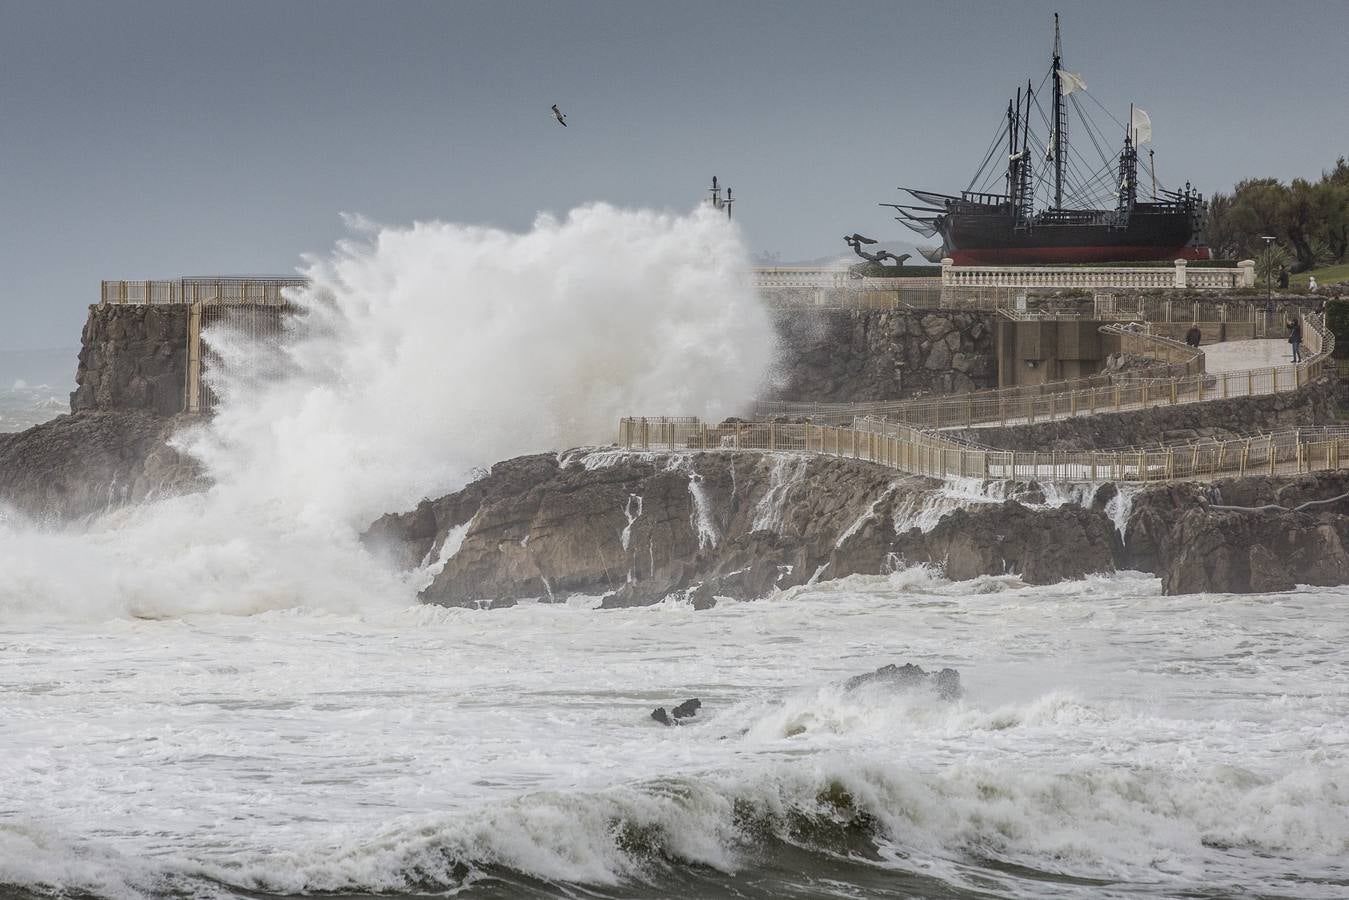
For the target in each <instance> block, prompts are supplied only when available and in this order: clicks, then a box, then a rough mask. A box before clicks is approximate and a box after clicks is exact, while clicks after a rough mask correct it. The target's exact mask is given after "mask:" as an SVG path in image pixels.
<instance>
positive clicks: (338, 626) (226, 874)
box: [0, 570, 1349, 897]
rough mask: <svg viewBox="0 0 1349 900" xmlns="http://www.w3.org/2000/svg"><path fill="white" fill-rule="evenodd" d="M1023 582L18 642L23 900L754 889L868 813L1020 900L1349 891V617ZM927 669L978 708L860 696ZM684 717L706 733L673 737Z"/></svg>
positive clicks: (190, 626) (13, 677)
mask: <svg viewBox="0 0 1349 900" xmlns="http://www.w3.org/2000/svg"><path fill="white" fill-rule="evenodd" d="M1000 584H1001V585H1002V588H1001V589H1000V590H999V591H997V592H995V593H987V594H980V593H976V592H974V591H972V590H971V585H969V584H964V585H957V584H951V583H950V582H947V581H946V580H944V579H942V578H940V577H939V576H936V575H933V574H931V573H922V572H917V571H915V570H910V571H906V572H903V573H897V574H896V575H895V576H892V577H890V578H881V577H874V576H873V577H856V576H854V577H852V578H849V579H842V580H839V581H835V582H830V583H827V584H821V585H819V586H817V587H816V588H813V589H810V590H803V589H800V588H797V589H794V590H792V591H788V592H784V593H782V594H779V595H777V596H776V597H775V598H774V599H773V600H770V601H766V602H762V603H757V604H724V605H721V606H718V607H717V608H716V609H713V610H709V611H705V612H694V611H693V610H691V609H690V608H689V607H688V606H687V605H685V604H673V603H672V604H662V605H661V606H659V607H654V608H650V609H638V610H617V611H607V612H600V611H597V610H592V609H586V608H583V607H582V606H581V605H579V604H576V605H563V606H550V605H545V604H531V605H525V606H522V607H519V608H516V609H513V610H504V611H498V612H496V613H493V614H491V615H484V614H482V613H478V612H475V611H470V610H460V609H440V608H431V607H410V608H407V609H403V610H390V611H386V612H379V613H377V614H376V613H370V612H368V611H367V612H364V613H360V614H353V615H344V616H337V615H332V614H318V613H314V612H305V611H299V610H294V611H281V612H271V613H264V614H262V615H259V616H255V617H252V618H248V619H240V618H234V617H221V616H216V617H198V618H196V619H193V620H191V621H182V620H179V621H174V620H168V621H158V622H144V621H141V622H136V621H128V622H116V623H110V624H105V625H101V626H98V627H90V626H83V625H79V624H49V625H46V626H42V627H40V628H30V629H28V630H27V631H24V632H19V631H17V630H16V629H15V628H14V627H13V626H12V625H11V626H9V627H7V628H5V630H4V631H3V641H4V644H5V649H6V652H5V654H3V655H2V656H0V678H2V679H3V682H4V683H5V684H6V685H7V686H8V690H7V691H6V692H5V694H3V695H2V696H0V705H2V708H0V714H3V715H4V721H5V722H6V726H7V733H6V745H7V753H6V754H5V755H4V757H3V758H0V779H3V783H4V784H5V785H6V796H7V803H8V805H9V806H10V807H11V808H13V809H14V810H16V813H15V814H11V815H10V816H9V817H8V818H7V819H6V821H5V823H4V825H3V826H0V847H4V848H7V849H10V850H13V851H14V852H13V853H12V854H9V853H0V882H4V881H11V882H12V881H19V882H20V883H25V884H31V883H37V882H45V883H47V884H54V885H60V886H64V887H67V888H70V889H72V890H73V889H78V888H85V889H89V890H93V891H96V892H98V893H100V894H103V895H109V896H126V897H131V896H139V895H142V894H143V893H145V892H146V891H147V890H161V889H165V888H166V887H171V886H175V885H176V886H180V887H182V886H184V885H188V884H190V883H191V880H192V879H193V878H194V877H196V876H198V875H202V874H204V875H207V876H210V877H212V878H215V879H218V880H219V881H222V882H224V883H225V884H227V885H233V886H235V887H238V888H243V889H262V890H271V891H283V892H295V891H302V890H308V891H321V890H332V891H353V892H361V891H373V890H390V891H399V890H411V889H414V888H419V887H420V888H425V887H426V886H427V885H435V884H443V885H447V886H452V885H454V884H457V883H458V881H459V879H460V878H461V877H462V874H463V870H462V869H460V868H457V865H458V864H460V863H463V864H467V865H468V866H470V867H481V866H485V865H503V866H508V867H510V868H513V869H517V870H519V871H521V872H523V873H528V874H533V875H536V876H539V877H546V878H557V879H564V880H576V881H583V882H586V883H590V884H597V885H604V884H610V885H613V884H622V883H627V882H630V881H633V880H641V879H643V878H646V877H648V871H647V859H648V854H649V853H650V852H655V853H656V854H657V855H659V856H661V857H663V858H669V859H672V860H675V861H681V862H685V863H698V864H701V865H705V866H707V867H710V868H711V869H712V870H719V871H742V870H744V869H747V868H752V867H753V866H755V864H756V850H755V841H756V840H757V838H756V837H755V835H756V834H760V833H763V831H764V830H766V832H770V833H771V832H774V831H777V832H778V833H781V834H783V835H784V836H785V835H788V834H793V835H796V837H795V838H794V840H802V841H805V842H806V843H809V841H810V840H811V838H809V836H808V835H803V834H802V833H801V832H800V831H799V825H800V820H799V819H793V818H790V817H791V816H793V815H797V814H799V815H805V816H807V817H810V816H817V817H820V819H821V821H826V820H830V821H837V820H838V819H839V818H840V817H842V818H843V819H847V818H848V817H850V816H853V815H854V814H855V813H862V814H865V819H859V820H858V821H859V822H867V823H870V824H866V825H865V827H866V828H867V829H868V830H869V831H870V833H871V834H872V836H873V838H874V839H875V840H876V841H878V842H879V844H880V847H881V853H882V860H881V862H880V863H879V864H880V865H884V866H890V867H894V868H896V869H900V870H904V871H908V872H926V873H928V874H935V875H938V876H939V877H942V878H944V879H946V880H948V881H950V882H951V883H953V884H955V885H961V886H964V887H967V888H969V889H971V890H977V889H980V884H983V888H982V889H983V890H986V891H987V890H989V888H988V885H987V881H986V880H987V879H989V878H993V879H995V880H996V881H997V883H998V888H997V889H996V890H994V893H997V894H999V895H1006V896H1036V895H1038V894H1039V893H1040V892H1041V891H1043V889H1044V886H1045V882H1043V881H1040V880H1037V879H1034V878H1031V879H1021V878H1019V877H1018V876H1016V875H1015V874H1008V871H1007V870H1006V869H1003V870H994V869H989V868H987V867H984V866H981V865H978V861H980V860H989V859H992V860H995V861H997V862H998V863H999V864H1000V865H1001V866H1005V867H1010V869H1011V870H1015V869H1018V868H1024V869H1026V870H1036V871H1040V872H1045V873H1058V874H1060V875H1063V876H1069V877H1074V878H1087V879H1099V880H1102V881H1103V882H1107V883H1109V882H1120V883H1122V886H1121V888H1120V891H1118V892H1116V893H1124V892H1129V891H1133V892H1142V893H1155V894H1160V895H1165V896H1170V895H1175V894H1181V893H1186V892H1187V891H1189V892H1193V891H1195V890H1198V889H1200V888H1204V889H1208V890H1210V891H1216V892H1218V893H1222V892H1224V891H1227V892H1231V891H1236V890H1239V889H1241V890H1247V891H1251V892H1255V893H1261V894H1276V895H1277V894H1285V895H1298V896H1309V897H1316V896H1321V897H1330V896H1336V895H1337V894H1338V893H1340V892H1342V885H1343V878H1344V875H1345V870H1344V867H1343V864H1342V862H1341V859H1342V858H1343V856H1344V854H1345V853H1346V852H1349V844H1347V843H1346V841H1347V840H1349V788H1347V787H1346V785H1349V767H1346V764H1345V761H1344V759H1343V755H1342V753H1340V749H1341V748H1342V747H1343V746H1344V743H1345V742H1346V741H1349V730H1346V724H1345V721H1344V718H1343V715H1342V710H1343V704H1344V702H1345V698H1346V696H1349V674H1346V672H1349V670H1347V669H1346V667H1343V666H1336V665H1325V664H1318V661H1320V662H1321V663H1326V662H1331V661H1333V660H1336V659H1338V658H1342V656H1343V650H1342V648H1343V646H1345V643H1346V641H1349V617H1346V615H1345V613H1344V610H1345V609H1346V608H1349V604H1346V603H1345V596H1344V591H1340V590H1325V589H1322V590H1318V591H1308V592H1303V593H1299V594H1294V595H1284V596H1282V597H1280V598H1263V597H1255V598H1214V597H1189V598H1175V597H1165V598H1164V597H1160V596H1158V595H1157V590H1158V588H1157V582H1156V580H1155V579H1149V578H1140V577H1137V576H1128V575H1124V576H1110V577H1098V578H1093V579H1086V580H1084V581H1082V582H1075V583H1073V584H1071V585H1059V586H1055V587H1052V588H1042V587H1034V588H1032V587H1026V586H1023V585H1018V583H1017V582H1016V581H1015V580H1014V579H1002V580H1001V582H1000ZM657 636H658V648H659V649H658V651H657V652H653V639H654V638H656V637H657ZM582 661H583V662H582ZM905 661H912V662H918V663H921V664H923V665H924V666H925V667H927V668H929V669H933V668H939V667H941V666H943V665H951V666H954V667H956V668H958V669H960V670H961V673H962V681H963V683H964V686H965V689H966V695H965V696H964V697H963V698H961V699H960V700H958V701H955V702H944V701H941V700H939V699H937V698H936V697H935V696H933V695H932V694H930V693H928V692H926V691H922V690H919V691H902V690H901V691H893V690H887V689H885V688H883V687H882V686H880V685H869V686H866V687H863V688H859V689H855V690H851V691H850V690H846V689H845V688H844V686H843V683H844V681H845V680H846V679H847V678H848V677H849V676H851V675H855V674H858V673H859V672H865V671H869V670H871V669H873V668H875V667H876V666H878V665H881V664H883V663H887V662H905ZM686 696H698V697H700V698H701V699H702V700H703V704H704V708H703V711H702V712H700V714H699V716H698V717H697V718H696V719H695V720H694V722H693V724H691V725H688V726H685V727H682V728H678V729H664V728H661V727H660V726H658V725H656V724H655V723H653V722H651V721H650V718H649V717H648V712H649V711H650V709H651V707H653V706H655V705H658V704H663V703H669V702H670V701H671V700H672V699H676V698H683V697H686ZM77 730H78V732H79V734H80V740H78V741H71V740H69V735H71V734H72V733H75V732H76V731H77ZM54 772H60V773H61V776H62V777H60V778H53V773H54ZM840 803H844V804H845V807H840V806H839V804H840ZM91 822H97V823H99V828H98V832H97V834H95V833H93V832H92V831H91V830H90V828H89V823H91ZM1289 872H1294V873H1297V876H1298V877H1299V878H1301V879H1304V880H1302V881H1298V882H1292V883H1290V882H1288V881H1287V878H1288V874H1287V873H1289ZM1337 878H1338V879H1340V880H1339V882H1338V883H1337V882H1336V881H1335V879H1337ZM1315 879H1329V880H1328V881H1325V882H1318V881H1316V880H1315ZM185 890H186V889H185ZM186 892H188V893H191V892H192V891H191V890H187V891H186ZM1088 893H1092V892H1088ZM1094 893H1095V894H1096V895H1100V894H1111V893H1112V891H1111V890H1109V889H1108V885H1098V886H1097V887H1096V888H1095V890H1094Z"/></svg>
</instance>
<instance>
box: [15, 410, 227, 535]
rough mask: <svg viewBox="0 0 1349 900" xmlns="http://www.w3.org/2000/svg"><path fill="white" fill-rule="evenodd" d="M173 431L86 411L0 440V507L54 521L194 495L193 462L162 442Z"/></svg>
mask: <svg viewBox="0 0 1349 900" xmlns="http://www.w3.org/2000/svg"><path fill="white" fill-rule="evenodd" d="M176 424H177V423H176V421H175V420H173V419H163V418H159V417H157V416H153V415H151V414H149V413H146V412H128V411H124V412H86V413H81V414H78V415H69V416H60V417H58V418H56V419H53V420H51V421H50V422H44V423H42V424H41V425H36V426H34V427H32V428H30V429H28V430H27V431H21V432H18V433H16V434H0V502H4V503H5V504H7V505H8V506H11V507H13V508H14V509H17V510H18V511H20V512H22V513H23V514H24V515H26V516H28V517H29V518H31V519H35V520H38V521H46V522H56V521H68V520H72V519H79V518H83V517H86V516H91V515H94V514H97V513H101V512H105V511H106V510H108V509H110V508H112V507H115V506H120V505H122V504H125V503H135V502H140V501H143V500H147V499H151V498H153V497H156V496H162V495H164V494H167V493H181V492H184V491H190V490H199V489H200V488H201V487H202V483H201V475H200V472H199V470H198V468H197V466H196V465H195V463H193V462H192V461H191V460H190V459H187V458H185V457H183V456H181V455H180V454H179V453H178V452H177V451H175V450H174V449H173V448H171V447H169V446H168V445H167V444H166V443H165V442H166V441H167V439H168V437H169V435H170V434H171V433H172V431H173V429H174V427H175V426H176Z"/></svg>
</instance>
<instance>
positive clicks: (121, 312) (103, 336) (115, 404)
mask: <svg viewBox="0 0 1349 900" xmlns="http://www.w3.org/2000/svg"><path fill="white" fill-rule="evenodd" d="M187 323H188V308H187V307H186V306H184V305H181V304H179V305H172V306H167V305H166V306H91V307H89V318H88V319H87V320H86V321H85V324H84V334H83V335H82V339H81V340H82V343H83V348H82V349H81V350H80V361H79V368H78V369H77V370H76V373H75V383H76V384H77V385H78V387H77V388H76V389H75V392H74V393H72V394H71V395H70V409H71V411H72V412H80V411H82V410H90V409H98V410H112V409H136V410H145V411H147V412H152V413H156V414H158V415H162V416H171V415H174V414H176V413H179V412H181V411H182V409H183V393H184V390H185V385H186V378H187Z"/></svg>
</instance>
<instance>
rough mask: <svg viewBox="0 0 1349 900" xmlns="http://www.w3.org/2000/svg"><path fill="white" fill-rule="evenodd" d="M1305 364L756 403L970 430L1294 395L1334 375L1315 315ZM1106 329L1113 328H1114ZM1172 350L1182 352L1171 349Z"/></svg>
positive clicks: (783, 411)
mask: <svg viewBox="0 0 1349 900" xmlns="http://www.w3.org/2000/svg"><path fill="white" fill-rule="evenodd" d="M1302 321H1303V328H1302V333H1303V336H1304V348H1303V352H1304V354H1305V356H1304V361H1303V362H1300V363H1297V364H1296V365H1294V364H1289V365H1286V366H1272V367H1268V368H1264V369H1250V370H1246V371H1235V372H1219V373H1205V372H1204V371H1203V361H1202V354H1197V356H1198V359H1197V360H1194V359H1193V357H1191V361H1190V362H1188V363H1184V365H1186V367H1187V369H1196V370H1197V371H1194V372H1189V373H1187V374H1184V375H1181V376H1179V377H1171V378H1156V379H1137V380H1132V379H1131V380H1121V379H1119V378H1118V377H1115V376H1106V375H1093V376H1091V377H1089V378H1079V379H1074V380H1071V381H1057V382H1050V383H1048V384H1042V385H1027V386H1021V387H1013V388H1003V389H999V390H989V391H975V392H973V393H968V394H954V395H947V396H941V397H932V398H922V399H918V400H889V401H876V402H862V403H798V402H792V401H761V402H759V403H757V404H756V405H755V410H754V411H755V414H756V415H758V416H799V417H809V418H811V419H812V420H813V421H814V422H816V423H817V424H834V425H841V424H845V423H848V422H851V421H852V420H853V419H855V418H857V417H859V416H872V417H878V418H884V419H888V420H890V421H894V422H900V423H904V424H907V425H911V426H914V427H919V428H926V429H935V430H940V429H947V428H973V427H984V426H993V425H999V426H1002V425H1023V424H1034V423H1037V422H1053V421H1057V420H1060V419H1067V418H1071V417H1073V416H1079V415H1095V414H1097V413H1103V412H1125V411H1128V410H1134V409H1146V408H1148V407H1151V406H1169V405H1173V404H1180V403H1199V402H1203V401H1206V400H1226V399H1229V398H1232V397H1254V396H1261V395H1265V394H1275V393H1280V392H1284V391H1293V390H1297V389H1298V388H1301V387H1303V386H1304V385H1306V384H1307V383H1308V382H1309V381H1312V380H1313V379H1315V378H1318V377H1319V376H1321V375H1322V374H1325V373H1327V372H1333V371H1334V361H1333V360H1331V358H1330V354H1331V351H1332V350H1333V349H1334V338H1333V337H1331V336H1330V335H1328V334H1327V333H1326V332H1325V331H1324V328H1323V325H1322V322H1321V317H1320V316H1319V315H1316V314H1311V313H1309V314H1305V315H1303V316H1302ZM1108 330H1114V331H1120V332H1122V331H1123V329H1120V328H1119V327H1118V326H1110V327H1109V329H1108ZM1134 338H1136V339H1138V341H1140V342H1143V341H1146V342H1149V345H1150V346H1152V347H1158V346H1162V345H1169V346H1168V347H1167V349H1166V351H1165V352H1166V354H1170V357H1169V358H1173V359H1177V360H1181V359H1184V358H1185V356H1186V354H1193V351H1191V350H1189V348H1184V345H1177V344H1176V342H1175V341H1169V340H1166V339H1164V338H1160V337H1158V336H1155V335H1154V336H1149V335H1146V334H1137V335H1132V336H1131V337H1130V338H1129V340H1130V341H1132V340H1134ZM1130 346H1132V347H1134V349H1133V350H1131V352H1146V351H1144V350H1142V349H1141V348H1142V347H1143V346H1144V344H1142V343H1139V344H1137V345H1134V344H1130ZM1177 347H1180V348H1183V349H1176V348H1177Z"/></svg>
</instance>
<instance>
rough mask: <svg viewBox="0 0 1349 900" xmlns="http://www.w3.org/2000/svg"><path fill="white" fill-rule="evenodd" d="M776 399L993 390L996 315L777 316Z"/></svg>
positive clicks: (885, 312)
mask: <svg viewBox="0 0 1349 900" xmlns="http://www.w3.org/2000/svg"><path fill="white" fill-rule="evenodd" d="M776 324H777V328H778V333H779V335H780V336H781V342H782V343H781V353H780V358H779V364H778V368H777V371H776V372H775V378H774V381H775V384H774V387H773V388H772V389H771V390H770V391H769V392H768V394H767V396H768V397H769V398H771V399H778V400H818V401H851V400H894V399H902V398H905V397H913V396H915V395H918V394H928V393H940V394H950V393H963V392H965V391H974V390H980V389H983V388H992V387H997V383H998V372H997V362H996V358H995V355H994V336H993V316H992V314H990V313H981V312H953V311H950V310H911V309H902V310H888V309H887V310H843V309H831V310H793V311H782V312H779V313H778V314H777V319H776Z"/></svg>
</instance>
